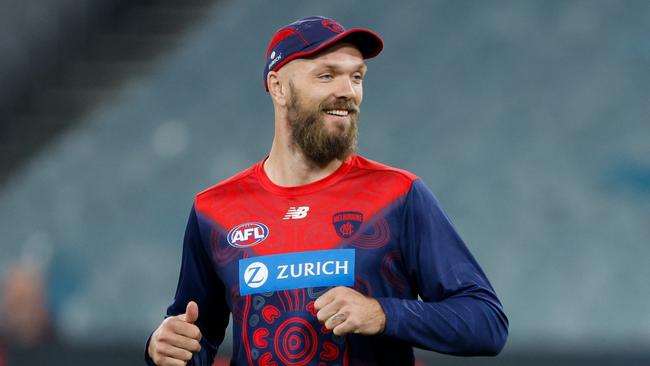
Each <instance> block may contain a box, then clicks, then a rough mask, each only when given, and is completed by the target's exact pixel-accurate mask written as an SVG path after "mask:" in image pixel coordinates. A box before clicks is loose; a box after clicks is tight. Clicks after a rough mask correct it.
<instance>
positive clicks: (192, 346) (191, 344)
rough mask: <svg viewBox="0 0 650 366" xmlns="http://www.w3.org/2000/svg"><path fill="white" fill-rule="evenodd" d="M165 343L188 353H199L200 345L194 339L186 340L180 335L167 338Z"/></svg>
mask: <svg viewBox="0 0 650 366" xmlns="http://www.w3.org/2000/svg"><path fill="white" fill-rule="evenodd" d="M165 342H166V343H168V344H170V345H172V346H174V347H178V348H182V349H184V350H188V351H190V352H199V351H201V343H199V341H197V340H196V339H194V338H188V337H185V336H182V335H180V334H174V335H170V336H169V337H167V339H166V340H165Z"/></svg>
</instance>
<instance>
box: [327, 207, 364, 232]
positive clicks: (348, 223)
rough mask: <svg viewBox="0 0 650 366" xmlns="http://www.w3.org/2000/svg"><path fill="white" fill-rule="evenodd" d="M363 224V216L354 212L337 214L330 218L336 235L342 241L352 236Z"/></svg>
mask: <svg viewBox="0 0 650 366" xmlns="http://www.w3.org/2000/svg"><path fill="white" fill-rule="evenodd" d="M361 223H363V214H362V213H361V212H356V211H348V212H339V213H336V214H334V216H332V224H334V229H335V230H336V234H337V235H338V236H340V237H341V238H343V239H348V238H350V237H352V235H354V234H355V233H356V232H357V230H359V228H360V227H361Z"/></svg>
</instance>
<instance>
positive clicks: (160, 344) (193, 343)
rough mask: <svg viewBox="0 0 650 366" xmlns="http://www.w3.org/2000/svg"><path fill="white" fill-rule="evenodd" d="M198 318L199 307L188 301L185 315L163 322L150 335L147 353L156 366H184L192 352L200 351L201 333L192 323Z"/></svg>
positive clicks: (169, 318)
mask: <svg viewBox="0 0 650 366" xmlns="http://www.w3.org/2000/svg"><path fill="white" fill-rule="evenodd" d="M198 318H199V306H198V305H197V304H196V303H195V302H194V301H190V302H189V303H187V307H186V308H185V314H180V315H176V316H170V317H168V318H167V319H165V320H163V322H162V323H161V324H160V326H159V327H158V329H156V331H155V332H153V334H152V335H151V340H150V341H149V348H148V349H147V352H148V353H149V357H151V359H152V360H153V362H154V363H155V364H156V365H158V366H185V365H186V364H187V362H188V361H189V360H190V359H192V352H199V351H200V350H201V343H200V341H201V331H200V330H199V327H197V326H196V325H194V322H196V320H197V319H198Z"/></svg>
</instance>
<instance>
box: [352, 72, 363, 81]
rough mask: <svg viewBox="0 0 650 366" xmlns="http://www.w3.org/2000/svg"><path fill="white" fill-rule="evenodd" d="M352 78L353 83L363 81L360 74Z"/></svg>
mask: <svg viewBox="0 0 650 366" xmlns="http://www.w3.org/2000/svg"><path fill="white" fill-rule="evenodd" d="M352 78H353V79H354V80H355V81H359V82H360V81H362V80H363V75H361V74H355V75H354V76H352Z"/></svg>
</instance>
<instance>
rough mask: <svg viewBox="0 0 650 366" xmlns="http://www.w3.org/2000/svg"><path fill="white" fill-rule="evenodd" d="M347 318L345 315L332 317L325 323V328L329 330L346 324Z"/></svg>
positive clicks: (339, 314) (340, 314)
mask: <svg viewBox="0 0 650 366" xmlns="http://www.w3.org/2000/svg"><path fill="white" fill-rule="evenodd" d="M346 318H347V316H346V315H345V314H343V313H338V314H336V315H334V316H332V317H331V318H329V319H327V321H326V322H325V327H326V328H327V329H334V328H336V327H337V326H338V325H340V324H342V323H343V322H345V320H346Z"/></svg>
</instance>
